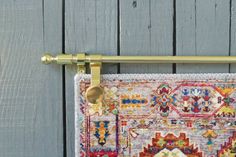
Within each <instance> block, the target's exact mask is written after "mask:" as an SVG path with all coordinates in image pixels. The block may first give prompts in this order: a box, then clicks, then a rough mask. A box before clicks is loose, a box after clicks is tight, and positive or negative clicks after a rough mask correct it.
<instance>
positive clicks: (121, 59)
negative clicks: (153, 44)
mask: <svg viewBox="0 0 236 157" xmlns="http://www.w3.org/2000/svg"><path fill="white" fill-rule="evenodd" d="M41 61H42V62H43V63H45V64H50V63H57V64H77V63H81V62H84V63H91V62H102V63H236V56H108V55H93V54H85V53H79V54H59V55H57V56H52V55H50V54H45V55H44V56H43V57H42V58H41Z"/></svg>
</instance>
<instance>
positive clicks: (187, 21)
mask: <svg viewBox="0 0 236 157" xmlns="http://www.w3.org/2000/svg"><path fill="white" fill-rule="evenodd" d="M229 2H230V1H229V0H176V33H177V34H176V54H177V55H196V56H198V55H208V56H211V55H219V56H228V55H229V16H230V15H229V4H230V3H229ZM177 72H178V73H196V72H207V73H208V72H209V73H210V72H229V66H228V64H201V65H200V64H177Z"/></svg>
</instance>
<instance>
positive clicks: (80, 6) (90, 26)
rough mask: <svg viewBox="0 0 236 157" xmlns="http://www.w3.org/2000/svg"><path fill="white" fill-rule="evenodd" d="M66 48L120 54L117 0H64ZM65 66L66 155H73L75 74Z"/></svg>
mask: <svg viewBox="0 0 236 157" xmlns="http://www.w3.org/2000/svg"><path fill="white" fill-rule="evenodd" d="M65 3H66V4H65V50H66V52H70V53H78V52H86V53H89V54H94V53H100V54H108V55H117V53H116V52H117V0H67V1H65ZM102 71H103V73H116V72H117V64H110V65H106V66H103V70H102ZM75 74H76V70H75V68H72V67H69V66H67V67H66V74H65V75H66V108H67V157H74V156H75V154H74V150H75V147H74V140H75V138H74V133H75V132H74V130H75V128H74V79H73V78H74V75H75Z"/></svg>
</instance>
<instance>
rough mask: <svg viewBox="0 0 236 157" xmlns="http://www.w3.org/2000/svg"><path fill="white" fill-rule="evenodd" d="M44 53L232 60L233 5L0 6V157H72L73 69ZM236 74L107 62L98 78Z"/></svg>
mask: <svg viewBox="0 0 236 157" xmlns="http://www.w3.org/2000/svg"><path fill="white" fill-rule="evenodd" d="M45 51H49V52H51V53H53V54H56V53H59V52H68V53H78V52H88V53H102V54H109V55H222V56H228V55H236V0H0V157H74V92H73V91H74V89H73V77H74V75H75V72H76V70H75V67H72V66H67V67H65V68H63V67H60V66H57V65H50V66H45V65H42V64H41V63H40V57H41V56H42V55H43V54H44V52H45ZM199 72H207V73H215V72H223V73H227V72H236V66H235V65H233V64H232V65H229V64H224V65H222V64H221V65H217V64H215V65H205V64H201V65H199V64H191V65H189V64H188V65H185V64H177V65H175V64H161V65H158V64H148V65H146V64H142V65H137V64H134V65H127V64H121V65H118V64H109V65H105V66H104V68H103V73H199Z"/></svg>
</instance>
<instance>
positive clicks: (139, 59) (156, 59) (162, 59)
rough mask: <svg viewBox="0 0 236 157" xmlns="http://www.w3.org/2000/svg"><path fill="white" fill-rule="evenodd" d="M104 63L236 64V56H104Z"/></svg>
mask: <svg viewBox="0 0 236 157" xmlns="http://www.w3.org/2000/svg"><path fill="white" fill-rule="evenodd" d="M87 57H88V56H87ZM87 57H86V59H87ZM102 62H103V63H236V56H102Z"/></svg>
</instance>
